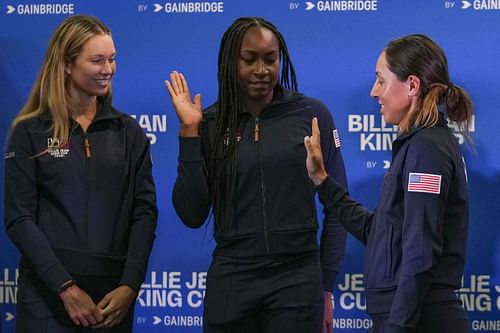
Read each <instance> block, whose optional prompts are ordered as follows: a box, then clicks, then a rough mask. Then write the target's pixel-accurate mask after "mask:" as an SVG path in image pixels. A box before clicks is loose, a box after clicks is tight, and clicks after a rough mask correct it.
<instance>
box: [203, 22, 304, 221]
mask: <svg viewBox="0 0 500 333" xmlns="http://www.w3.org/2000/svg"><path fill="white" fill-rule="evenodd" d="M255 26H260V27H263V28H266V29H268V30H270V31H271V32H273V33H274V35H275V36H276V37H277V39H278V41H279V46H280V63H281V79H280V84H281V86H282V87H284V88H286V89H289V90H293V91H298V87H297V79H296V76H295V69H294V68H293V64H292V62H291V59H290V56H289V54H288V48H287V46H286V43H285V40H284V38H283V36H282V34H281V33H280V32H279V31H278V29H277V28H276V27H275V26H274V25H273V24H272V23H270V22H268V21H266V20H265V19H263V18H260V17H241V18H238V19H236V20H235V21H234V22H233V24H231V26H230V27H229V28H228V29H227V30H226V32H225V33H224V35H223V36H222V40H221V44H220V49H219V58H218V73H217V76H218V82H219V87H218V91H219V92H218V98H217V116H216V128H215V135H214V142H213V149H212V159H211V163H210V166H209V177H210V182H211V184H210V185H211V191H212V198H213V204H214V215H215V223H216V224H217V225H218V226H219V227H228V228H230V227H231V225H232V219H233V211H234V206H235V204H236V198H235V193H236V186H237V179H236V174H237V166H238V163H237V161H238V154H237V141H236V140H235V138H236V135H237V133H236V132H237V127H238V115H239V114H240V113H241V112H242V110H243V109H242V103H241V98H240V88H239V85H238V61H239V53H240V48H241V42H242V39H243V37H244V35H245V33H246V32H247V31H248V30H249V29H250V28H251V27H255ZM275 90H276V89H275Z"/></svg>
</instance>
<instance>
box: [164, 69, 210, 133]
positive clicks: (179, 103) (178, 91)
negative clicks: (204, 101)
mask: <svg viewBox="0 0 500 333" xmlns="http://www.w3.org/2000/svg"><path fill="white" fill-rule="evenodd" d="M165 85H166V86H167V89H168V92H169V94H170V98H171V100H172V104H173V105H174V108H175V112H176V113H177V117H179V121H180V123H181V124H180V129H179V135H180V136H183V137H194V136H198V127H199V125H200V122H201V119H202V111H201V95H200V94H196V95H195V96H194V102H193V100H192V99H191V94H190V93H189V87H188V84H187V81H186V79H185V78H184V75H182V73H178V72H177V71H173V72H172V73H170V81H168V80H165Z"/></svg>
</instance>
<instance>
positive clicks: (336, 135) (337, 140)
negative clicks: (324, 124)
mask: <svg viewBox="0 0 500 333" xmlns="http://www.w3.org/2000/svg"><path fill="white" fill-rule="evenodd" d="M333 142H335V147H336V148H340V137H339V131H337V129H334V130H333Z"/></svg>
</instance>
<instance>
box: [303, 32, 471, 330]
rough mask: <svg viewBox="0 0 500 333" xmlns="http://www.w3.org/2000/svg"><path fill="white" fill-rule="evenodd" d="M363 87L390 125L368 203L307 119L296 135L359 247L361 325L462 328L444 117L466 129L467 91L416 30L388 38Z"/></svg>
mask: <svg viewBox="0 0 500 333" xmlns="http://www.w3.org/2000/svg"><path fill="white" fill-rule="evenodd" d="M371 96H372V97H374V98H376V99H378V102H379V104H380V107H381V108H380V112H381V113H382V115H383V117H384V120H385V122H387V123H389V124H393V125H399V129H400V133H399V135H398V137H397V138H396V140H395V141H394V142H393V146H392V163H391V167H390V169H389V170H388V172H387V174H386V176H385V179H384V185H383V188H382V194H381V198H380V201H379V203H378V207H377V208H376V209H375V211H370V210H368V209H366V208H365V207H363V206H362V205H361V204H359V203H357V202H356V201H354V200H352V199H351V198H350V197H349V196H348V194H347V193H346V191H345V190H344V189H343V188H342V186H340V185H338V184H337V183H336V182H335V181H334V180H333V179H332V178H331V177H330V176H329V175H328V174H327V171H326V170H325V168H324V166H323V158H322V154H321V149H320V141H321V140H320V137H319V135H320V131H319V127H318V123H317V122H316V121H315V120H313V124H312V135H311V136H307V137H305V139H304V143H305V145H306V149H307V155H308V156H307V163H306V164H307V169H308V172H309V176H310V178H311V179H312V180H313V182H314V183H315V184H316V185H317V190H318V193H319V196H320V199H321V200H322V201H323V202H325V203H326V209H327V211H329V212H330V213H332V214H333V215H334V216H335V217H336V218H337V219H338V220H339V221H340V222H341V223H342V224H343V225H344V226H345V227H346V228H347V229H348V231H350V232H351V233H352V234H353V235H354V236H355V237H357V238H358V239H359V240H360V241H361V242H363V243H364V244H365V245H366V246H367V249H366V254H365V272H364V274H365V277H364V278H365V289H366V300H367V311H368V313H369V314H370V316H371V318H372V321H373V327H372V328H371V330H370V332H374V333H382V332H383V333H388V332H390V333H396V332H397V333H399V332H405V333H406V332H408V333H409V332H418V333H466V332H468V322H467V318H466V315H465V312H464V309H463V308H462V306H461V302H460V300H459V298H458V297H457V295H456V290H458V289H460V287H461V278H462V274H463V271H464V262H465V252H466V247H467V228H468V220H469V216H468V206H469V204H468V202H469V199H468V190H467V174H466V168H465V162H464V158H463V156H462V152H461V150H460V147H459V144H458V142H457V140H456V139H455V137H454V135H453V132H452V130H451V129H450V128H449V127H448V122H449V121H454V122H456V123H457V124H458V125H459V128H461V129H462V130H463V131H464V133H465V134H466V137H468V138H469V136H468V124H469V122H470V120H471V117H472V103H471V100H470V98H469V96H468V95H467V93H466V92H465V91H464V90H463V89H462V88H460V87H458V86H456V85H454V84H453V83H452V82H451V81H450V77H449V74H448V64H447V60H446V56H445V54H444V52H443V50H442V49H441V48H440V47H439V46H438V45H437V44H436V43H435V42H434V41H433V40H431V39H430V38H429V37H427V36H424V35H409V36H406V37H403V38H399V39H396V40H393V41H391V42H390V43H389V44H388V46H387V47H386V48H385V49H384V50H383V51H382V53H381V54H380V56H379V58H378V60H377V65H376V80H375V83H374V85H373V88H372V91H371Z"/></svg>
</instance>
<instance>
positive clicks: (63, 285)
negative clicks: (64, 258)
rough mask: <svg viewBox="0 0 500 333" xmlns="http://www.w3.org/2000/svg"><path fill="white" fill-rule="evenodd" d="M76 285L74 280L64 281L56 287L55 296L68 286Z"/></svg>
mask: <svg viewBox="0 0 500 333" xmlns="http://www.w3.org/2000/svg"><path fill="white" fill-rule="evenodd" d="M75 285H76V281H75V280H68V281H66V282H64V283H63V284H61V286H60V287H59V288H57V292H56V294H57V296H60V295H61V294H62V293H63V292H64V291H65V290H66V289H68V288H69V287H72V286H75Z"/></svg>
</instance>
